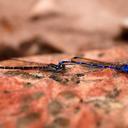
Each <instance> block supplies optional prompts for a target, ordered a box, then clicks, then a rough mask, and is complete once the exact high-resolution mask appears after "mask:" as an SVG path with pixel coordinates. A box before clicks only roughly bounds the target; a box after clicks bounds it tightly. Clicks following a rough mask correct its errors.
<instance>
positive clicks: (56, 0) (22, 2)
mask: <svg viewBox="0 0 128 128" xmlns="http://www.w3.org/2000/svg"><path fill="white" fill-rule="evenodd" d="M127 43H128V0H0V60H2V59H9V58H11V57H23V56H31V55H39V54H41V55H42V54H53V53H70V54H74V55H77V54H82V53H83V52H85V51H87V50H93V49H99V50H100V49H109V48H112V47H118V46H119V47H120V46H122V45H124V46H125V45H127Z"/></svg>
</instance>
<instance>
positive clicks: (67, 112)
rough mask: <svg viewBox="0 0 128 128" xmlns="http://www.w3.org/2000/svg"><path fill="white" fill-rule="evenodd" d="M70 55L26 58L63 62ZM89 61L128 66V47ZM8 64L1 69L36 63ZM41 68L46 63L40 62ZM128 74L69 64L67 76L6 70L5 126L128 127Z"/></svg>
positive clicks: (1, 73) (0, 113) (95, 54)
mask: <svg viewBox="0 0 128 128" xmlns="http://www.w3.org/2000/svg"><path fill="white" fill-rule="evenodd" d="M71 57H73V56H71V55H70V56H69V55H54V56H50V55H46V56H36V57H31V58H23V59H22V60H26V61H27V60H31V61H34V62H40V63H48V64H49V63H58V61H60V60H63V59H70V58H71ZM83 57H88V58H92V59H97V60H101V61H108V62H118V61H119V60H120V61H121V62H124V61H125V62H127V60H126V58H128V55H127V47H125V48H124V47H122V48H119V47H117V48H113V49H109V50H101V51H100V52H99V51H98V50H95V51H90V52H86V53H84V55H83ZM33 64H35V63H29V62H25V61H16V60H8V61H3V62H1V63H0V65H4V66H5V65H9V66H12V65H15V66H16V65H18V66H20V65H33ZM39 65H40V64H39ZM127 86H128V74H126V73H121V72H117V71H114V70H110V69H103V70H101V69H100V70H99V69H91V68H90V69H88V68H86V67H82V66H79V65H70V66H67V67H66V69H65V71H64V72H60V73H53V72H44V71H35V70H30V71H25V70H22V71H21V70H0V127H1V128H85V127H86V128H97V127H100V128H117V127H118V128H122V127H123V128H127V127H128V121H127V116H128V109H127V106H128V100H127V98H128V87H127Z"/></svg>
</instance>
